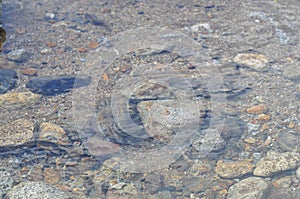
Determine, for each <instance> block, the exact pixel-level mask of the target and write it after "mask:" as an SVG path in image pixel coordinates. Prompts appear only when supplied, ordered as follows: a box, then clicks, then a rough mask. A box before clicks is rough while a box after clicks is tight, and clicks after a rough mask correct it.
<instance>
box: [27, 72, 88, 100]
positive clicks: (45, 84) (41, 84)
mask: <svg viewBox="0 0 300 199" xmlns="http://www.w3.org/2000/svg"><path fill="white" fill-rule="evenodd" d="M75 82H76V84H75ZM90 82H91V78H90V77H82V78H81V77H76V76H74V75H63V76H54V77H50V76H44V77H36V78H33V79H31V80H30V81H29V82H28V83H27V84H26V88H28V89H29V90H30V91H31V92H33V93H38V94H41V95H46V96H52V95H58V94H62V93H67V92H70V91H71V90H72V89H73V88H79V87H83V86H88V85H89V84H90Z"/></svg>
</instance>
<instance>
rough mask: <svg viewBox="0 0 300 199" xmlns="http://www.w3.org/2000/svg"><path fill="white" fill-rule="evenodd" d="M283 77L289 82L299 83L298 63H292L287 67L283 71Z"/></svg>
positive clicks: (299, 69)
mask: <svg viewBox="0 0 300 199" xmlns="http://www.w3.org/2000/svg"><path fill="white" fill-rule="evenodd" d="M283 76H285V77H286V78H288V79H290V80H294V81H299V80H300V61H297V62H294V63H292V64H290V65H288V66H287V67H286V68H285V69H284V71H283Z"/></svg>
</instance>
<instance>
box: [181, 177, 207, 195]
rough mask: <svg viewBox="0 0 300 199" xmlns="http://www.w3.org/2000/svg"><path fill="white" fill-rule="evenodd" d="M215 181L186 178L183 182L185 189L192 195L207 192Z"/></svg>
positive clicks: (201, 178)
mask: <svg viewBox="0 0 300 199" xmlns="http://www.w3.org/2000/svg"><path fill="white" fill-rule="evenodd" d="M212 181H213V179H210V178H203V177H192V178H186V179H184V181H183V189H184V190H185V191H189V192H192V193H199V192H202V191H205V190H206V189H208V188H209V187H210V186H211V183H212Z"/></svg>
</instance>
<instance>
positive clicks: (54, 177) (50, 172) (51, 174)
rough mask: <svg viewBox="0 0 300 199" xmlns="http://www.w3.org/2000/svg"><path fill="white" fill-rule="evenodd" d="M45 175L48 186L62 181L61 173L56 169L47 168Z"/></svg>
mask: <svg viewBox="0 0 300 199" xmlns="http://www.w3.org/2000/svg"><path fill="white" fill-rule="evenodd" d="M43 173H44V181H45V182H46V183H48V184H51V185H54V184H57V183H58V182H59V181H60V179H61V176H60V174H59V172H58V171H57V170H55V169H52V168H45V169H44V171H43Z"/></svg>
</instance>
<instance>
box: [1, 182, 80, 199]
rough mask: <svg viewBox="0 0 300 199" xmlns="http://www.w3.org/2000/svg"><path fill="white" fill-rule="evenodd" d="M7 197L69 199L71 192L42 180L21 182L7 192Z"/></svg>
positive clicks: (12, 198) (10, 198)
mask: <svg viewBox="0 0 300 199" xmlns="http://www.w3.org/2000/svg"><path fill="white" fill-rule="evenodd" d="M7 197H8V198H9V199H15V198H24V199H25V198H30V199H40V198H41V197H42V198H43V199H53V198H59V199H71V198H74V196H73V197H72V196H71V194H69V193H67V192H64V191H62V190H60V189H58V188H56V187H55V186H52V185H49V184H46V183H43V182H30V181H26V182H21V183H19V184H17V185H16V186H14V187H13V188H12V189H11V190H9V191H8V192H7Z"/></svg>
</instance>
